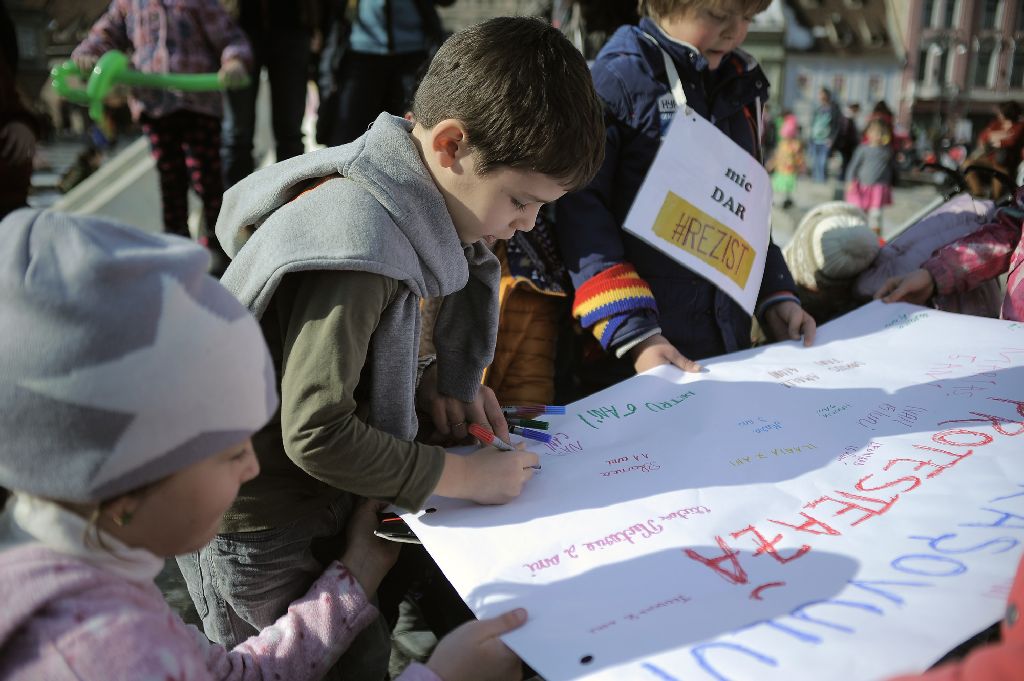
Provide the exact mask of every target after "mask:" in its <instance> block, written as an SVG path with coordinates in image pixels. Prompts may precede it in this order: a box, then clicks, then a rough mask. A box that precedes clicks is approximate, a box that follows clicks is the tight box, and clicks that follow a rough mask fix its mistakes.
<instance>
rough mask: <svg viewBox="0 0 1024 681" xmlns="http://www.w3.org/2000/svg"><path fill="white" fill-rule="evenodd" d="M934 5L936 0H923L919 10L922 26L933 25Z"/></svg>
mask: <svg viewBox="0 0 1024 681" xmlns="http://www.w3.org/2000/svg"><path fill="white" fill-rule="evenodd" d="M935 5H936V0H924V6H923V8H922V10H921V25H922V26H925V27H929V28H930V27H932V26H934V25H935ZM919 80H920V79H919Z"/></svg>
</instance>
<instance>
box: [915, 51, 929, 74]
mask: <svg viewBox="0 0 1024 681" xmlns="http://www.w3.org/2000/svg"><path fill="white" fill-rule="evenodd" d="M927 80H928V46H927V45H922V46H921V50H920V52H918V55H917V82H918V83H924V82H926V81H927Z"/></svg>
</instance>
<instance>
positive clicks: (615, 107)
mask: <svg viewBox="0 0 1024 681" xmlns="http://www.w3.org/2000/svg"><path fill="white" fill-rule="evenodd" d="M769 4H770V0H644V1H643V2H641V3H640V9H641V12H642V14H643V18H642V19H641V21H640V24H639V26H624V27H622V28H620V29H619V30H618V31H617V32H616V33H615V34H614V35H613V36H612V38H611V39H610V40H609V41H608V43H607V44H606V45H605V47H604V48H603V49H602V50H601V52H600V54H599V55H598V56H597V59H596V60H595V62H594V64H593V67H592V73H593V78H594V85H595V87H596V88H597V92H598V94H599V95H600V96H601V98H602V100H603V101H604V104H605V115H606V155H605V160H604V164H603V165H602V167H601V170H600V171H599V172H598V174H597V176H596V177H595V178H594V180H593V181H592V182H591V183H590V185H589V186H588V187H586V188H585V189H583V190H581V191H579V192H575V193H573V194H569V195H567V196H565V197H563V198H562V199H561V200H559V201H558V203H557V211H558V212H557V221H556V224H557V233H558V240H559V245H560V246H561V249H562V253H563V256H564V257H565V260H566V265H567V267H568V269H569V272H570V274H571V276H572V279H573V284H574V285H575V287H576V297H575V300H574V305H573V314H574V316H576V317H577V318H580V320H581V323H582V324H583V326H585V327H587V328H589V329H590V330H591V331H592V332H593V333H594V335H595V336H596V337H597V339H598V341H600V343H601V346H602V347H603V348H604V349H605V351H606V352H608V353H611V354H613V355H614V356H615V357H617V358H621V359H622V360H624V362H625V365H624V366H623V364H624V362H622V361H619V362H614V364H615V365H616V368H617V369H618V371H615V370H613V371H611V372H609V371H608V367H607V366H603V367H602V369H603V370H604V372H605V373H606V378H605V380H604V381H602V380H600V378H598V379H596V380H588V378H587V377H584V382H585V383H591V384H593V383H595V382H596V383H598V384H600V383H607V379H608V378H613V379H618V378H622V377H624V376H625V375H627V374H628V373H629V372H630V371H632V370H635V371H636V372H641V371H645V370H647V369H650V368H652V367H655V366H658V365H661V364H674V365H676V366H678V367H680V368H681V369H683V370H685V371H698V370H700V366H699V365H698V364H697V363H696V362H695V361H693V360H697V359H702V358H704V357H711V356H714V355H720V354H724V353H728V352H733V351H736V350H742V349H744V348H747V347H749V346H750V331H751V317H750V315H748V314H747V313H746V312H745V311H744V310H743V309H742V308H741V307H740V306H739V305H738V304H737V303H736V302H735V301H734V300H733V299H732V298H731V297H730V296H729V295H728V294H726V293H725V292H724V291H722V290H721V289H719V288H718V287H717V286H715V285H714V284H712V283H711V282H709V281H708V280H707V279H704V278H703V277H701V276H699V275H697V274H695V273H694V272H692V271H691V270H689V269H688V268H686V267H685V266H683V265H681V264H679V263H678V262H677V261H675V260H673V259H672V258H670V257H669V256H667V255H665V254H663V253H662V252H661V251H659V250H657V249H655V248H653V247H652V246H650V245H648V244H647V243H645V242H644V241H642V240H640V239H639V238H637V237H636V236H634V235H632V234H629V233H627V232H625V231H624V230H623V229H622V224H623V221H624V220H625V218H626V214H627V213H628V212H629V208H630V205H631V204H632V203H633V199H634V197H635V196H636V194H637V191H638V190H639V188H640V184H641V183H642V182H643V179H644V176H645V175H646V173H647V171H648V169H649V168H650V166H651V164H652V163H653V161H654V157H655V154H656V153H657V152H658V147H659V145H660V143H661V139H662V138H663V137H664V135H665V133H666V131H667V130H668V125H669V123H670V122H671V121H672V117H673V115H674V114H675V108H676V107H675V103H674V101H673V97H672V94H671V88H670V84H669V78H670V76H669V74H668V73H667V69H666V66H665V61H664V57H663V55H662V51H664V52H665V53H667V55H668V57H670V58H671V60H672V62H673V64H674V65H675V68H676V70H677V72H678V74H679V80H680V81H681V84H682V87H683V91H684V93H685V96H686V102H687V104H688V105H689V106H690V107H691V108H692V109H693V110H694V111H695V112H696V113H697V114H698V115H700V116H703V117H704V118H706V119H707V120H709V121H710V122H712V123H713V124H714V125H715V126H717V127H718V128H719V129H720V130H721V131H722V132H723V133H725V135H726V136H728V137H729V138H730V139H731V140H732V141H733V142H735V143H736V144H737V145H739V146H740V147H742V148H743V149H745V150H746V151H747V152H749V153H750V154H751V156H753V157H754V158H755V159H757V160H758V161H759V162H763V161H764V159H763V158H762V149H761V140H760V135H759V130H760V126H759V124H758V120H759V118H760V116H761V107H762V104H763V102H765V101H766V100H767V97H768V80H767V78H766V77H765V75H764V72H763V71H762V70H761V68H760V67H759V66H758V65H757V62H756V61H755V60H754V59H753V58H752V57H751V56H750V55H749V54H747V53H746V52H744V51H742V50H740V49H739V46H740V45H741V44H742V42H743V40H744V39H745V38H746V35H747V29H748V27H749V24H750V20H751V19H752V17H753V16H754V15H755V14H757V13H758V12H761V11H763V10H764V9H765V8H766V7H767V6H768V5H769ZM645 34H646V35H645ZM694 153H695V154H697V155H699V154H701V153H713V152H711V151H710V150H708V149H703V150H702V149H695V150H694ZM795 290H796V288H795V285H794V283H793V279H792V276H791V275H790V273H789V269H788V268H787V266H786V263H785V261H784V260H783V258H782V252H781V251H780V250H779V248H778V246H776V245H775V244H774V243H771V244H770V246H769V249H768V252H767V259H766V263H765V270H764V276H763V279H762V282H761V287H760V290H759V294H758V300H757V307H756V309H755V314H756V315H757V316H758V319H759V320H760V321H761V323H762V326H763V327H764V328H765V330H766V332H767V333H768V335H769V336H770V337H771V338H772V339H773V340H785V339H798V338H800V336H801V335H802V336H803V339H804V344H805V345H810V344H811V343H812V342H813V339H814V332H815V325H814V320H813V318H811V316H810V315H809V314H807V313H806V312H804V310H803V309H802V308H801V307H800V302H799V298H797V297H796V295H795V294H794V293H793V291H795ZM615 374H617V375H615Z"/></svg>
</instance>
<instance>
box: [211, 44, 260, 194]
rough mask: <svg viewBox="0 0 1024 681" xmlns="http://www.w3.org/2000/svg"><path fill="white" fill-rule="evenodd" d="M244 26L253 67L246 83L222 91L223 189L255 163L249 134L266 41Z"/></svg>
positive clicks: (237, 179) (234, 181)
mask: <svg viewBox="0 0 1024 681" xmlns="http://www.w3.org/2000/svg"><path fill="white" fill-rule="evenodd" d="M243 29H245V34H246V36H247V37H248V38H249V43H250V44H251V45H252V56H253V69H252V73H250V74H249V78H250V82H249V84H248V85H247V86H246V87H244V88H238V89H233V90H225V91H224V118H223V119H221V149H220V158H221V169H222V177H223V185H224V188H225V189H227V188H228V187H231V186H232V185H234V184H235V183H236V182H238V181H239V180H241V179H242V178H243V177H246V176H247V175H249V174H251V173H252V171H253V167H254V165H253V158H252V138H253V135H254V134H255V133H256V95H257V94H258V93H259V89H260V72H261V71H262V70H263V64H264V62H265V60H266V41H265V38H264V36H263V35H261V34H260V33H259V32H257V31H252V30H249V29H247V28H246V27H244V26H243Z"/></svg>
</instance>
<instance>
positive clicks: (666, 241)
mask: <svg viewBox="0 0 1024 681" xmlns="http://www.w3.org/2000/svg"><path fill="white" fill-rule="evenodd" d="M771 201H772V190H771V180H770V178H769V176H768V173H767V172H766V171H765V169H764V168H763V167H762V166H761V164H760V163H758V162H757V160H756V159H755V158H753V157H752V156H751V155H750V154H748V153H747V152H746V151H745V150H744V149H743V148H741V147H740V146H738V145H737V144H736V143H735V142H733V141H732V140H730V139H729V138H728V137H726V136H725V135H724V134H723V133H722V131H720V130H719V129H718V128H716V127H715V126H714V125H712V124H711V123H709V122H707V121H706V120H704V119H703V118H702V117H700V116H698V115H696V114H694V113H693V112H692V111H689V110H687V111H686V112H685V113H684V112H683V111H679V112H677V113H676V115H675V118H674V119H673V122H672V125H671V127H669V130H668V134H667V135H666V136H665V139H664V140H663V141H662V143H661V148H660V149H659V150H658V155H657V156H656V157H655V159H654V163H653V164H651V168H650V170H649V171H648V173H647V177H646V178H645V179H644V182H643V184H642V185H641V186H640V191H639V192H637V195H636V198H635V199H634V200H633V205H632V206H631V207H630V209H629V214H628V215H627V216H626V220H625V223H624V225H623V226H624V227H625V229H626V230H627V231H629V232H632V233H633V234H635V235H636V236H638V237H640V238H641V239H643V240H644V241H646V242H648V243H649V244H651V245H652V246H653V247H654V248H657V249H658V250H660V251H662V252H663V253H665V254H667V255H668V256H669V257H671V258H674V259H675V260H677V261H678V262H680V263H681V264H683V265H685V266H686V267H688V268H690V269H691V270H693V271H694V272H696V273H697V274H699V275H701V276H702V277H704V278H706V279H708V280H709V281H711V282H712V283H714V284H715V285H716V286H718V287H719V288H720V289H722V290H723V291H725V292H726V293H728V294H729V295H730V296H732V297H733V299H735V300H736V302H737V303H739V305H740V306H741V307H742V308H743V309H744V310H746V311H747V313H748V314H753V311H754V305H755V304H756V302H757V294H758V291H759V290H760V288H761V278H762V276H763V274H764V262H765V254H766V252H767V249H768V241H769V233H770V220H771Z"/></svg>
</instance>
